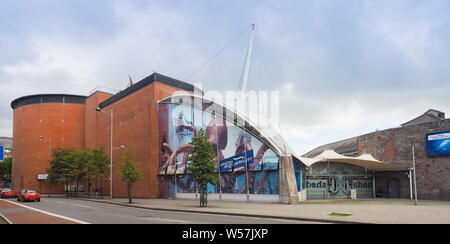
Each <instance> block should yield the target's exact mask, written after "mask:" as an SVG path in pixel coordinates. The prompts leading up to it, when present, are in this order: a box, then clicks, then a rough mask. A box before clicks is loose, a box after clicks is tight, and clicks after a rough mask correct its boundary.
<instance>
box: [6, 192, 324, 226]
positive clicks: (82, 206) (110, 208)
mask: <svg viewBox="0 0 450 244" xmlns="http://www.w3.org/2000/svg"><path fill="white" fill-rule="evenodd" d="M8 201H9V202H12V203H17V201H16V199H10V200H8ZM19 204H20V205H23V206H26V207H29V208H33V209H37V210H41V211H45V212H48V213H51V214H54V215H57V216H58V215H59V216H64V217H67V218H69V219H73V220H75V221H79V222H81V223H90V224H311V223H316V222H304V221H296V220H286V219H273V218H256V217H248V216H242V217H241V216H229V215H216V214H206V213H186V212H174V211H159V210H149V209H141V208H134V207H124V206H117V205H112V204H107V203H99V202H91V201H83V200H77V199H66V198H46V197H43V198H41V201H40V202H25V203H23V202H21V203H19Z"/></svg>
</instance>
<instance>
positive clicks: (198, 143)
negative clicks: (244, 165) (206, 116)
mask: <svg viewBox="0 0 450 244" xmlns="http://www.w3.org/2000/svg"><path fill="white" fill-rule="evenodd" d="M190 144H191V145H192V147H191V149H189V153H190V156H189V158H188V160H189V161H191V163H190V164H189V166H188V170H189V171H191V175H192V177H193V179H194V180H195V181H196V182H197V184H198V187H199V191H200V207H207V206H208V188H207V187H208V184H216V183H217V181H218V180H219V177H218V174H217V169H216V165H215V162H214V158H215V156H216V154H215V152H214V149H213V147H212V145H211V144H210V143H209V141H208V138H207V137H206V136H205V131H204V130H203V129H200V130H199V132H198V134H197V135H196V136H194V137H193V138H192V142H191V143H190Z"/></svg>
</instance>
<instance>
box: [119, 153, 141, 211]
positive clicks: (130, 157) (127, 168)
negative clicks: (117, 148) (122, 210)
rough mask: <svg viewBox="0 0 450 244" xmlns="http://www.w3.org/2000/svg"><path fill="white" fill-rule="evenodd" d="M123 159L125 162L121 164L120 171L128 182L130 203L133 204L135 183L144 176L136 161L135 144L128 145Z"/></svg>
mask: <svg viewBox="0 0 450 244" xmlns="http://www.w3.org/2000/svg"><path fill="white" fill-rule="evenodd" d="M122 160H123V164H122V165H121V166H120V173H121V174H122V177H123V179H124V180H125V182H127V189H128V203H130V204H131V203H132V196H131V195H132V194H131V193H132V188H133V184H134V183H135V182H137V181H139V180H140V179H141V178H142V173H141V172H139V171H138V166H139V164H138V162H136V159H135V153H134V148H133V146H127V150H126V151H125V155H124V156H123V157H122Z"/></svg>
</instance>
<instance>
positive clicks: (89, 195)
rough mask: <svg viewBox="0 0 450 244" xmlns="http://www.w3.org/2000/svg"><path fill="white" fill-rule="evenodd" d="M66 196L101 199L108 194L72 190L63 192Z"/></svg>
mask: <svg viewBox="0 0 450 244" xmlns="http://www.w3.org/2000/svg"><path fill="white" fill-rule="evenodd" d="M65 195H66V197H72V198H91V199H103V198H105V197H106V198H107V197H109V195H103V194H100V193H90V192H73V191H67V192H65Z"/></svg>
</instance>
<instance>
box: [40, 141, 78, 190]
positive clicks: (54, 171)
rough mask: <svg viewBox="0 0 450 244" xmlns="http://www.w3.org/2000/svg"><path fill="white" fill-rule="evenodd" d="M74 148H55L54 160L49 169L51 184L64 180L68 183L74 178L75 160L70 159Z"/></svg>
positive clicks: (53, 152) (53, 151) (50, 162)
mask: <svg viewBox="0 0 450 244" xmlns="http://www.w3.org/2000/svg"><path fill="white" fill-rule="evenodd" d="M74 150H75V149H73V148H60V147H57V148H54V149H53V150H52V160H50V161H49V165H50V167H49V168H48V169H47V172H48V180H49V184H50V185H54V184H57V183H58V182H60V181H64V182H65V183H66V184H68V183H69V180H71V179H72V178H73V162H72V161H71V160H69V155H73V151H74Z"/></svg>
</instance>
